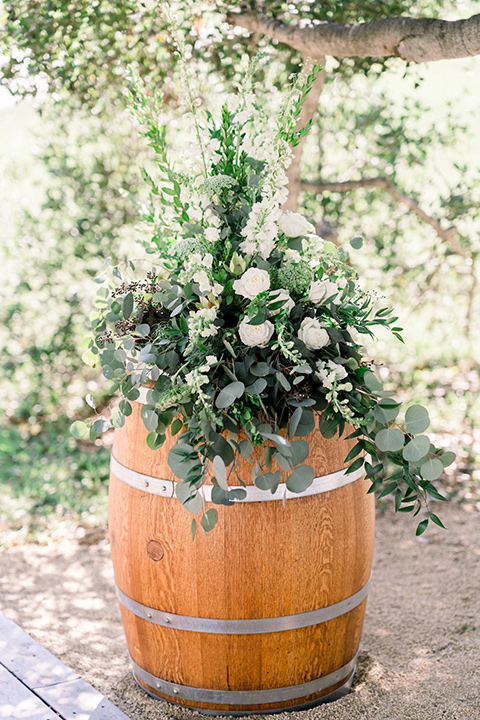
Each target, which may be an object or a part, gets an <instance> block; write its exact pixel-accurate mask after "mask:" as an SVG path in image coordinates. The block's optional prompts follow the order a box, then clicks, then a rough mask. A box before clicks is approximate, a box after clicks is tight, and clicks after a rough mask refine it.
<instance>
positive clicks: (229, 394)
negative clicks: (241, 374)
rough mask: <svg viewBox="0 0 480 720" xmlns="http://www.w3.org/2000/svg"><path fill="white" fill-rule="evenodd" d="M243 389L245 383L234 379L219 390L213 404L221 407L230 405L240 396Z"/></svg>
mask: <svg viewBox="0 0 480 720" xmlns="http://www.w3.org/2000/svg"><path fill="white" fill-rule="evenodd" d="M244 390H245V385H244V384H243V383H242V382H239V381H236V382H232V383H230V385H227V387H224V388H223V390H220V392H219V393H218V396H217V399H216V400H215V405H216V406H217V407H218V408H221V409H225V408H227V407H230V405H231V404H232V403H234V402H235V400H237V399H238V398H240V397H242V395H243V391H244Z"/></svg>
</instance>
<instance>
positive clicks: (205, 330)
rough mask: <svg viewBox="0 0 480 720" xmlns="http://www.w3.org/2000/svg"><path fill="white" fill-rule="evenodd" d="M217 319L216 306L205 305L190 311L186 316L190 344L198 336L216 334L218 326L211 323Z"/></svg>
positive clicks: (204, 336)
mask: <svg viewBox="0 0 480 720" xmlns="http://www.w3.org/2000/svg"><path fill="white" fill-rule="evenodd" d="M216 319H217V308H216V307H214V306H212V307H206V308H202V309H201V310H197V312H193V311H192V312H191V313H190V317H188V318H187V323H188V336H189V338H190V344H194V343H196V342H197V341H198V340H199V338H207V337H212V336H213V335H216V334H217V332H218V328H217V327H216V326H215V325H214V324H213V323H214V322H215V320H216Z"/></svg>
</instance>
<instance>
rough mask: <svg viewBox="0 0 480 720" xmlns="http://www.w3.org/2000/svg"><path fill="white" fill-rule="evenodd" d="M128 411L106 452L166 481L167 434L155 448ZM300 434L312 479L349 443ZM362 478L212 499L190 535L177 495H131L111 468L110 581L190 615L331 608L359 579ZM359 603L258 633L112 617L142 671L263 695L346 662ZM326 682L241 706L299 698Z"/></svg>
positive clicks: (367, 529)
mask: <svg viewBox="0 0 480 720" xmlns="http://www.w3.org/2000/svg"><path fill="white" fill-rule="evenodd" d="M133 406H134V412H133V413H132V415H131V416H130V417H129V418H127V422H126V424H125V425H124V427H123V428H121V429H120V430H116V431H115V441H114V446H113V454H114V457H115V458H116V459H117V460H118V461H119V462H120V463H122V464H123V465H125V466H127V467H129V468H131V469H134V470H136V471H137V472H141V473H144V474H147V475H152V476H154V477H161V478H164V479H167V480H175V479H176V478H175V476H174V475H173V474H172V472H171V471H170V469H169V467H168V465H167V462H166V456H167V454H168V450H169V448H170V447H171V445H172V444H173V443H174V439H172V438H167V442H166V445H165V446H164V448H162V449H161V450H157V451H153V450H150V449H149V448H148V447H147V445H146V443H145V436H146V431H145V430H144V427H143V423H142V421H141V419H140V417H139V409H140V408H139V406H138V404H137V403H133ZM307 440H308V441H309V444H310V447H311V453H310V456H309V458H308V460H307V461H306V462H309V463H310V464H311V465H312V466H313V467H314V469H315V474H316V476H320V475H326V474H329V473H332V472H336V471H337V470H340V469H341V468H342V467H344V466H345V463H344V458H345V456H346V455H347V453H348V451H349V449H350V448H351V446H352V444H353V443H354V442H355V441H354V440H353V441H352V440H346V439H345V438H340V439H339V438H336V439H332V440H325V439H324V438H323V437H322V436H321V435H320V433H319V432H318V431H316V432H314V433H312V434H311V435H310V436H309V437H308V438H307ZM239 466H240V471H241V472H244V473H245V475H243V474H242V477H243V479H244V481H245V482H246V483H247V484H251V482H252V481H251V474H250V465H248V463H246V461H245V460H241V462H240V463H239ZM231 482H232V484H237V483H238V481H236V482H235V483H234V482H233V481H231ZM369 484H370V483H369V481H367V480H365V479H364V478H361V479H360V480H357V481H355V482H352V483H350V484H348V485H345V486H343V487H341V488H338V489H337V490H333V491H330V492H327V493H322V494H319V495H312V496H308V497H299V498H295V499H289V500H288V501H287V503H286V506H285V507H283V503H282V502H281V501H269V502H252V503H237V504H235V505H234V506H233V507H224V506H216V507H217V510H218V513H219V521H218V524H217V526H216V527H215V529H214V530H213V531H212V532H210V533H209V534H208V536H207V537H204V536H203V535H202V534H198V535H197V538H196V539H195V541H193V540H192V537H191V519H192V516H191V515H190V514H189V513H188V511H186V510H185V509H184V508H183V507H182V506H181V505H180V503H179V502H178V501H177V500H175V499H171V498H163V497H160V496H156V495H153V494H149V493H145V492H142V491H139V490H136V489H134V488H132V487H130V486H129V485H126V484H125V483H122V482H121V481H119V480H118V479H117V478H116V477H115V476H113V475H112V476H111V482H110V509H109V517H110V537H111V548H112V560H113V567H114V572H115V579H116V582H117V584H118V586H119V587H120V589H121V590H123V592H124V593H126V594H127V595H128V596H129V597H131V598H132V599H134V600H136V601H137V602H140V603H142V604H144V605H147V606H150V607H153V608H156V609H158V610H163V611H165V612H171V613H177V614H180V615H190V616H193V617H207V618H227V619H249V618H267V617H277V616H282V615H292V614H297V613H304V612H309V611H312V610H316V609H318V608H321V607H327V606H330V605H332V604H334V603H337V602H340V601H341V600H344V599H345V598H347V597H349V596H350V595H353V594H354V593H355V592H357V591H359V590H360V589H361V588H362V587H363V586H364V585H365V583H366V582H367V581H368V579H369V576H370V572H371V561H372V552H373V530H374V506H373V496H372V495H367V493H366V491H367V489H368V487H369ZM152 540H153V541H156V542H157V543H160V544H161V547H162V549H163V553H164V554H163V556H162V558H161V559H159V560H155V559H153V558H152V557H151V554H150V553H149V552H148V547H150V548H151V547H152V545H150V546H149V543H151V542H152ZM365 603H366V601H364V602H363V603H362V604H361V605H359V606H358V607H357V608H354V609H353V610H351V611H350V612H348V613H346V614H344V615H342V616H340V617H338V618H334V619H333V620H330V621H328V622H325V623H322V624H320V625H316V626H313V627H308V628H302V629H298V630H289V631H284V632H277V633H263V634H260V635H217V634H207V633H204V634H202V633H196V632H188V631H182V630H176V629H172V628H168V627H167V628H165V627H161V626H158V625H153V624H152V623H150V622H148V621H146V620H143V619H141V618H138V617H136V616H135V615H133V614H132V613H131V612H129V611H127V610H125V609H124V608H122V619H123V623H124V629H125V634H126V638H127V644H128V647H129V651H130V654H131V655H132V658H133V659H134V661H135V662H136V663H137V664H138V665H139V666H141V667H142V668H144V669H145V670H146V671H147V672H150V673H152V674H153V675H156V676H157V677H160V678H162V679H164V680H168V681H170V682H175V683H179V684H181V685H188V686H193V687H204V688H211V689H218V690H222V689H223V690H262V689H269V688H275V687H286V686H291V685H298V684H301V683H304V682H308V681H310V680H313V679H316V678H318V677H321V676H323V675H327V674H329V673H331V672H333V671H335V670H336V669H338V668H339V667H342V666H343V665H345V664H346V663H348V662H349V661H350V660H351V659H352V658H353V657H354V655H355V653H356V652H357V650H358V646H359V642H360V635H361V629H362V623H363V615H364V611H365ZM343 682H345V680H344V681H342V683H340V684H343ZM334 689H335V687H333V686H332V687H330V688H328V689H326V690H325V691H322V693H317V695H316V696H309V697H308V698H302V699H300V700H298V701H297V700H296V701H294V702H293V703H292V701H288V702H285V703H278V704H273V705H272V704H269V705H267V706H259V705H256V706H252V707H251V708H250V710H251V711H252V712H253V711H255V710H260V709H266V710H269V709H272V710H273V709H275V708H281V707H291V706H292V704H293V705H295V704H298V705H300V704H303V703H306V702H310V701H312V700H315V699H318V698H319V697H321V695H323V694H328V693H329V692H331V691H333V690H334ZM159 697H164V696H163V695H161V694H159ZM167 699H170V700H171V699H172V698H170V697H169V698H167ZM175 702H179V703H181V704H187V705H190V706H192V707H199V708H202V707H203V708H205V709H216V710H219V711H222V710H226V711H228V710H234V709H235V708H234V707H232V706H228V707H223V706H217V705H208V704H205V703H193V702H190V701H188V702H186V701H182V700H180V699H178V698H175ZM239 709H241V710H248V709H249V708H245V707H243V706H242V707H241V708H239Z"/></svg>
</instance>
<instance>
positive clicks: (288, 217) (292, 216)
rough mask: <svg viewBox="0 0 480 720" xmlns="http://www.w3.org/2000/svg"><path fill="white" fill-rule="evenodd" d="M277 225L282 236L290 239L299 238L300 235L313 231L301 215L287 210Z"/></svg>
mask: <svg viewBox="0 0 480 720" xmlns="http://www.w3.org/2000/svg"><path fill="white" fill-rule="evenodd" d="M278 225H279V228H280V230H281V231H282V232H283V234H284V235H286V236H287V237H290V238H296V237H300V235H306V233H307V232H312V231H315V228H314V227H313V225H312V224H311V223H309V222H308V220H307V219H306V218H304V217H303V215H300V213H294V212H291V211H290V210H287V212H286V213H284V214H283V215H282V216H281V217H280V220H279V221H278Z"/></svg>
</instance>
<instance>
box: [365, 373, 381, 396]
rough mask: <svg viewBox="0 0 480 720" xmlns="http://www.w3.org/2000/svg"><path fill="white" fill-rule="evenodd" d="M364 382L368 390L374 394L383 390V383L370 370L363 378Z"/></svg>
mask: <svg viewBox="0 0 480 720" xmlns="http://www.w3.org/2000/svg"><path fill="white" fill-rule="evenodd" d="M363 382H364V383H365V385H366V386H367V388H368V389H369V390H371V391H372V392H373V393H377V392H378V391H381V390H383V385H382V383H381V382H380V380H379V379H378V378H377V376H376V375H374V374H373V372H371V371H370V370H367V372H366V373H365V375H364V376H363Z"/></svg>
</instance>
